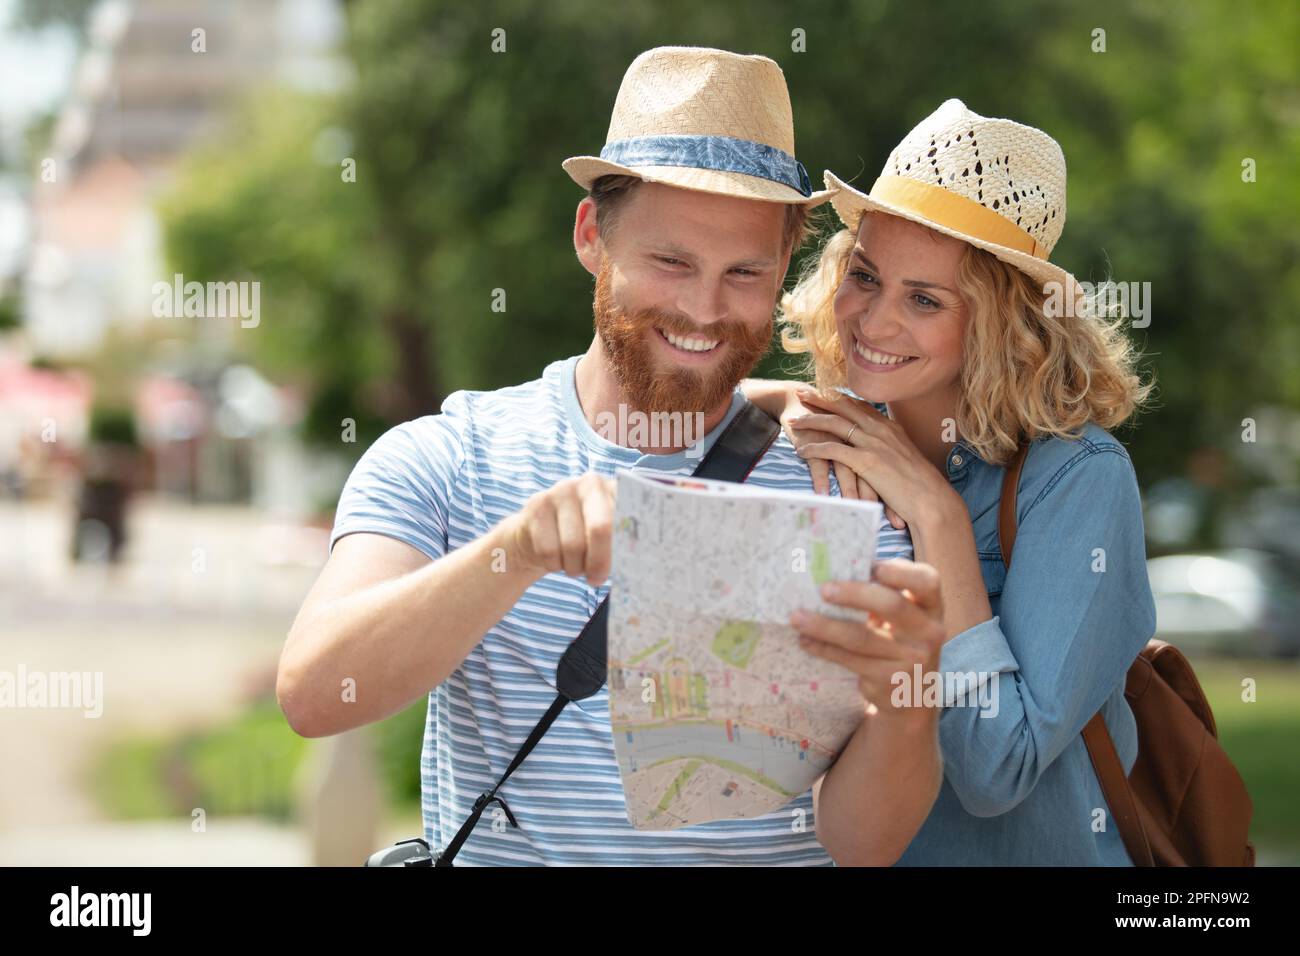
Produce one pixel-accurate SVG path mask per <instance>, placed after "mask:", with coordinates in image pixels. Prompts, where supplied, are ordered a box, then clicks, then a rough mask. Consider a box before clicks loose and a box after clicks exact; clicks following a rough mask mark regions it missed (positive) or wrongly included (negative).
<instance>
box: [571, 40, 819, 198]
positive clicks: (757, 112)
mask: <svg viewBox="0 0 1300 956" xmlns="http://www.w3.org/2000/svg"><path fill="white" fill-rule="evenodd" d="M563 165H564V170H565V172H567V173H568V174H569V175H570V176H571V177H572V178H573V180H574V182H576V183H577V184H578V185H580V186H582V187H584V188H587V189H589V188H591V184H592V183H593V182H594V181H595V180H596V179H597V178H598V177H600V176H605V175H610V174H615V175H630V176H637V177H639V178H641V179H644V180H646V181H648V182H660V183H666V184H668V185H670V186H678V187H680V188H683V189H695V190H699V191H701V192H709V193H719V194H721V195H726V196H738V197H741V198H744V199H760V200H765V201H768V202H780V203H802V204H805V205H807V206H809V207H812V206H816V205H820V204H821V203H823V202H825V201H826V200H827V199H829V198H830V196H831V192H830V191H829V190H824V191H818V192H814V191H813V188H812V182H811V180H810V178H809V176H808V172H807V170H806V169H804V166H803V164H802V163H800V162H799V161H798V160H797V159H795V156H794V121H793V118H792V115H791V111H790V94H789V91H788V90H787V89H786V85H785V76H784V74H782V72H781V68H780V67H779V66H778V65H777V64H776V62H775V61H773V60H770V59H768V58H767V57H764V56H743V55H741V54H738V53H728V52H727V51H725V50H711V49H707V48H704V47H656V48H655V49H653V50H647V51H646V52H645V53H642V54H641V55H640V56H638V57H637V58H636V59H635V60H633V61H632V65H631V66H629V67H628V69H627V73H626V74H625V75H624V77H623V83H622V85H621V86H620V87H619V90H618V97H617V98H616V99H615V101H614V112H613V115H612V117H611V119H610V124H609V132H608V134H607V136H606V141H605V146H604V148H603V149H601V151H600V155H599V156H574V157H572V158H570V159H566V160H565V161H564V164H563Z"/></svg>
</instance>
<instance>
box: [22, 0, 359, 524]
mask: <svg viewBox="0 0 1300 956" xmlns="http://www.w3.org/2000/svg"><path fill="white" fill-rule="evenodd" d="M342 29H343V21H342V12H341V8H340V5H339V3H338V0H134V2H127V0H104V2H102V3H101V4H100V5H99V6H98V7H97V8H96V9H95V12H94V14H93V16H92V21H91V23H90V27H89V30H88V34H87V41H86V46H85V49H84V50H83V52H82V55H81V58H80V62H79V64H78V66H77V69H76V75H75V78H74V80H73V83H72V85H71V93H70V95H69V96H68V98H67V101H66V102H65V103H64V104H63V106H62V108H61V110H60V112H59V115H58V118H57V121H56V124H55V128H54V133H53V138H52V142H51V146H50V148H49V155H48V156H46V157H43V158H41V159H40V160H39V162H36V163H34V165H33V169H32V177H33V178H32V181H31V187H30V192H29V202H28V207H29V219H30V226H29V228H28V233H29V239H28V242H29V247H28V249H27V250H26V254H25V257H24V262H25V265H24V268H23V270H22V275H21V277H20V285H21V296H20V301H21V304H22V330H21V333H20V334H18V335H17V336H12V335H11V336H10V337H9V338H10V344H9V346H8V349H9V351H10V353H11V355H13V356H17V357H18V358H19V359H22V360H25V361H30V360H32V359H43V360H47V361H51V362H54V363H58V362H65V361H78V360H82V359H85V358H87V357H88V356H91V355H93V354H95V353H96V351H97V350H99V349H101V348H102V347H103V346H104V345H105V342H106V341H107V340H108V339H109V337H110V333H111V332H113V331H114V330H118V331H124V332H132V331H134V332H139V331H141V330H142V329H144V328H145V327H146V326H147V325H148V324H149V323H154V324H155V325H154V327H155V328H156V325H157V323H165V322H179V321H184V320H177V319H156V318H154V317H153V314H152V309H151V307H152V303H153V298H154V296H153V291H152V290H153V287H154V284H155V283H157V282H159V281H167V282H170V281H171V276H170V274H169V273H168V270H167V268H166V264H165V261H164V257H163V253H162V247H161V240H162V235H161V229H160V227H159V223H158V219H157V217H156V215H155V213H154V211H153V203H154V200H155V197H156V196H157V195H158V194H159V192H160V191H161V190H162V189H163V188H164V187H165V186H166V185H167V184H168V182H169V179H170V177H171V175H172V173H173V170H174V169H175V168H176V166H177V162H178V160H179V159H180V157H181V156H182V155H183V154H184V152H185V151H186V150H187V149H188V148H189V147H190V146H191V145H193V144H194V143H195V142H197V141H199V140H200V139H205V138H213V137H220V136H221V132H222V121H223V117H224V115H225V113H226V110H227V108H228V107H229V105H230V104H231V103H232V102H233V101H234V100H236V99H237V98H239V97H240V96H242V95H249V93H250V91H252V90H255V89H256V88H257V87H258V86H259V85H265V84H268V83H286V84H290V85H294V86H297V87H307V88H313V89H321V88H333V87H336V86H337V85H338V84H340V83H341V82H343V81H344V79H345V77H346V70H345V67H344V62H343V61H342V60H341V59H340V57H339V56H338V55H337V54H336V52H335V51H336V50H337V49H338V47H339V44H340V42H341V35H342ZM205 278H209V277H205ZM235 329H237V325H232V324H230V323H210V322H200V323H195V324H192V325H189V326H186V327H184V328H181V329H178V330H177V338H178V340H179V341H178V343H177V345H178V346H180V347H178V348H174V349H172V350H171V352H170V353H169V354H170V358H169V360H168V361H166V362H165V363H164V365H163V366H162V367H159V368H158V369H156V370H151V374H149V375H148V376H147V377H145V378H143V379H141V380H139V381H135V382H132V383H130V384H131V387H132V388H133V389H134V394H133V396H132V398H131V401H130V403H131V404H132V405H133V406H134V407H135V408H136V410H137V413H138V414H139V415H141V416H142V417H143V420H142V421H141V422H140V424H141V426H142V428H141V435H142V437H143V438H144V440H145V441H146V442H148V443H150V446H151V447H150V451H151V452H152V453H153V458H154V460H155V462H156V463H157V465H158V466H159V467H160V468H167V467H169V464H175V465H176V467H177V468H181V469H182V470H181V471H177V472H175V473H168V474H164V475H160V476H159V480H158V481H157V484H158V485H159V486H160V487H161V488H162V489H163V490H166V491H171V492H173V493H177V494H186V495H188V496H190V497H193V498H196V499H213V500H231V499H243V500H247V499H248V498H249V497H257V489H255V488H252V487H250V486H251V484H252V483H253V482H254V481H255V480H256V469H255V468H254V467H253V465H252V464H251V462H252V460H253V459H255V458H256V450H255V449H250V448H248V447H247V446H248V445H249V443H256V442H257V441H259V440H260V432H261V430H263V429H267V428H273V427H275V426H279V425H283V424H286V422H287V420H288V416H290V415H292V414H294V413H296V404H295V403H294V402H293V401H291V400H288V401H285V402H282V403H280V404H279V405H278V406H277V407H275V408H273V409H271V410H270V411H269V412H268V409H267V406H266V398H267V395H268V394H271V395H274V394H276V393H275V391H274V389H272V391H271V392H269V393H268V391H267V389H266V388H264V387H263V386H264V385H267V384H269V383H264V382H262V381H261V380H260V379H257V378H256V377H255V376H254V377H250V376H249V375H247V374H244V373H236V374H235V376H234V379H233V380H234V381H235V382H237V383H242V384H243V385H244V386H246V387H247V388H249V389H252V390H253V391H252V392H250V396H251V397H250V396H239V395H233V397H232V393H231V391H230V386H229V382H230V381H231V380H232V379H231V377H230V376H227V375H226V371H227V366H228V365H230V364H231V361H232V360H231V359H230V357H229V356H230V351H231V350H230V349H229V348H228V340H229V336H231V335H232V334H236V333H235V331H234V330H235ZM163 334H164V335H165V334H166V332H165V331H164V332H163ZM182 343H183V344H182ZM0 347H4V346H3V344H2V343H0ZM169 380H170V381H169ZM223 381H225V382H226V383H227V386H226V388H225V390H224V392H223V389H222V382H223ZM8 394H9V398H8V401H10V402H13V401H22V402H26V399H23V398H21V397H15V395H14V393H13V388H12V387H11V388H10V390H9V393H8ZM4 401H6V399H5V397H4V394H3V393H0V402H4ZM119 401H120V399H119ZM169 403H170V404H169ZM171 405H174V407H170V406H171ZM252 405H255V406H256V408H257V415H256V416H254V419H248V420H244V419H241V418H240V414H241V412H240V409H241V408H243V409H245V410H247V408H248V407H251V406H252ZM65 411H66V410H65ZM85 414H86V409H85V408H84V407H83V408H82V409H80V411H79V416H74V417H79V418H80V422H75V421H74V422H70V425H71V426H72V427H71V428H70V430H69V432H68V434H72V435H75V434H77V433H78V430H79V429H82V430H84V418H85ZM28 419H30V416H28ZM28 419H24V424H23V427H24V428H30V425H31V422H30V420H28ZM223 424H224V425H225V426H229V427H220V426H222V425H223ZM20 438H21V436H20ZM4 441H5V442H6V443H7V444H0V459H2V458H3V457H4V455H5V447H7V446H8V445H13V446H16V445H18V444H19V443H20V439H5V440H4ZM168 443H180V445H178V446H177V447H166V446H167V444H168ZM283 444H284V443H283V440H282V436H281V438H280V439H277V442H276V447H277V448H278V449H281V451H280V452H279V453H282V450H283ZM5 468H6V463H5V462H4V461H3V460H0V472H4V471H5Z"/></svg>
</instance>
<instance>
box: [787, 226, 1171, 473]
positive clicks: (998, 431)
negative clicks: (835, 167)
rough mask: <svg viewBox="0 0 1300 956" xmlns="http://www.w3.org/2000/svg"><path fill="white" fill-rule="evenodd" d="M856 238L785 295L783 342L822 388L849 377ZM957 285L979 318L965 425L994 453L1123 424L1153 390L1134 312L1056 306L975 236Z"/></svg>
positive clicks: (834, 243) (823, 258) (829, 252)
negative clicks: (1141, 358)
mask: <svg viewBox="0 0 1300 956" xmlns="http://www.w3.org/2000/svg"><path fill="white" fill-rule="evenodd" d="M855 241H856V236H855V234H854V232H853V231H852V230H849V229H841V230H840V231H839V232H837V233H835V234H834V235H832V236H831V237H830V239H829V240H828V241H827V242H826V244H825V246H823V247H822V251H821V254H820V256H818V257H817V258H816V259H813V260H810V262H809V265H808V266H807V267H806V268H805V271H804V273H803V275H802V276H801V277H800V279H799V281H798V283H797V284H796V285H795V287H794V289H792V290H791V291H790V292H787V293H786V294H785V295H784V296H783V297H782V299H781V307H780V317H781V344H782V346H783V347H784V348H785V350H786V351H787V352H790V353H792V354H796V355H798V354H806V355H807V356H808V359H807V361H806V362H805V363H804V365H803V368H802V372H803V373H804V374H805V375H806V376H808V377H809V378H811V380H812V381H813V383H814V384H815V385H816V386H817V387H818V388H820V389H832V388H835V387H837V386H843V385H847V378H846V374H845V361H844V351H843V349H842V348H841V346H840V337H839V332H838V330H837V328H836V325H835V311H834V304H833V303H834V299H835V292H836V290H837V289H838V288H839V285H840V283H841V282H842V281H843V279H844V275H845V272H846V271H847V268H848V263H849V257H850V255H851V253H852V251H853V246H854V243H855ZM957 288H958V291H959V292H960V294H961V296H962V298H963V300H964V301H965V303H966V305H967V308H968V309H969V312H970V322H969V325H968V326H967V331H966V337H965V341H964V343H963V357H962V367H961V378H960V391H961V396H960V398H959V399H958V404H957V415H956V424H957V430H958V432H959V433H960V435H961V437H962V440H963V441H965V442H966V444H968V445H969V446H970V447H971V449H972V450H974V451H975V453H976V454H978V455H979V456H980V457H981V458H983V459H984V460H985V461H989V462H992V463H994V464H999V465H1002V464H1005V463H1006V462H1007V461H1008V460H1009V459H1010V458H1011V457H1012V455H1013V454H1014V453H1015V451H1016V448H1017V447H1018V446H1019V444H1020V441H1021V439H1022V438H1025V439H1031V440H1032V439H1034V438H1038V437H1041V436H1044V435H1055V436H1057V437H1060V438H1065V439H1071V438H1078V437H1079V435H1080V433H1081V431H1082V429H1083V426H1084V425H1086V424H1087V423H1088V422H1095V423H1096V424H1097V425H1099V426H1101V427H1102V428H1105V429H1111V428H1114V427H1116V426H1117V425H1120V424H1122V423H1123V422H1124V421H1126V420H1127V419H1128V418H1129V417H1130V416H1132V415H1133V413H1134V412H1136V411H1137V410H1138V409H1139V408H1140V407H1141V406H1142V404H1143V403H1144V402H1145V401H1146V400H1147V398H1148V396H1149V395H1150V392H1151V390H1152V387H1153V386H1152V384H1151V383H1150V382H1145V383H1144V382H1143V381H1142V380H1141V377H1140V376H1139V374H1138V372H1137V370H1136V363H1137V358H1138V356H1137V353H1136V352H1135V350H1134V349H1133V346H1132V345H1131V344H1130V342H1129V340H1128V338H1127V337H1126V336H1125V335H1124V333H1123V330H1122V327H1123V324H1124V321H1125V319H1124V317H1123V316H1116V315H1113V314H1112V315H1108V316H1106V315H1102V314H1101V313H1102V311H1103V310H1102V309H1101V306H1100V305H1099V303H1098V302H1097V301H1096V300H1092V301H1088V302H1084V303H1082V307H1081V308H1080V309H1076V310H1075V314H1074V315H1069V314H1068V313H1067V314H1066V315H1064V316H1061V315H1054V314H1053V313H1054V312H1055V311H1056V310H1054V309H1048V308H1045V306H1044V303H1045V302H1046V300H1047V293H1046V292H1045V290H1044V289H1043V288H1042V287H1041V286H1040V285H1039V284H1038V283H1037V282H1036V281H1035V280H1033V279H1032V278H1030V277H1029V276H1028V275H1026V274H1025V273H1023V272H1021V271H1020V270H1019V269H1017V268H1015V267H1014V266H1011V265H1008V264H1007V263H1005V262H1003V261H1002V260H1001V259H998V258H997V257H996V256H994V255H993V254H992V253H990V252H986V251H985V250H983V249H980V248H978V247H976V246H973V245H970V244H967V247H966V252H965V255H964V256H963V257H962V260H961V263H960V264H959V266H958V269H957Z"/></svg>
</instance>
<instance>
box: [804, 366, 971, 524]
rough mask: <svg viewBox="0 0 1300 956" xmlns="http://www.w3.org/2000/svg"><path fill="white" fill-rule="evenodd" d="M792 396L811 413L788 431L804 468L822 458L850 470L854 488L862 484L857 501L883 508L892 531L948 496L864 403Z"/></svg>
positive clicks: (905, 442) (921, 459)
mask: <svg viewBox="0 0 1300 956" xmlns="http://www.w3.org/2000/svg"><path fill="white" fill-rule="evenodd" d="M797 395H798V398H799V399H800V400H801V401H802V402H803V403H804V404H806V405H808V406H810V407H811V408H813V409H814V411H813V413H812V414H809V415H803V416H792V417H791V419H790V427H791V429H792V430H793V431H794V433H795V434H797V435H801V436H802V437H801V438H800V440H798V441H795V449H796V450H797V451H798V452H799V455H800V456H801V457H803V458H804V459H805V460H806V461H808V463H809V468H811V467H812V464H813V462H815V461H817V460H819V459H822V460H825V461H826V462H828V463H833V464H834V465H835V466H836V467H837V468H839V467H844V468H847V469H848V470H849V471H851V473H852V474H853V476H854V478H855V479H856V481H857V485H858V488H859V490H861V489H862V488H863V487H864V486H865V487H866V489H867V492H868V493H867V494H861V493H860V494H859V495H858V496H857V497H863V498H866V499H867V500H868V501H877V500H878V501H880V502H881V503H882V504H884V505H885V516H886V517H887V518H888V519H889V522H890V524H892V525H893V526H894V527H895V528H904V527H907V526H908V525H909V524H915V523H916V522H917V519H918V517H919V515H920V513H921V509H922V508H923V507H924V506H926V505H927V504H933V503H937V502H939V501H941V500H943V499H945V498H949V497H951V496H952V495H953V494H954V492H953V490H952V486H951V485H949V484H948V482H947V479H946V478H945V476H943V475H941V474H939V472H938V471H937V470H936V469H935V468H934V466H933V465H932V464H931V463H930V462H929V461H928V460H926V458H925V456H924V455H922V454H921V452H920V451H918V450H917V447H916V446H915V445H914V444H912V440H911V439H910V438H908V437H907V433H906V432H904V431H903V427H902V426H901V425H899V424H898V423H897V422H895V421H893V420H891V419H889V418H886V417H885V416H884V415H882V414H880V412H878V411H876V409H875V408H873V407H872V405H871V404H870V403H869V402H864V401H861V400H859V399H855V398H852V397H851V396H848V395H843V394H841V395H838V396H836V397H834V398H831V397H827V396H825V395H822V394H819V393H818V392H816V391H814V390H812V389H800V390H799V391H798V392H797ZM828 435H829V436H830V438H829V439H828V438H826V437H825V436H828ZM836 477H839V471H838V470H837V472H836ZM840 487H841V489H843V487H844V481H843V479H841V480H840ZM846 497H848V496H846Z"/></svg>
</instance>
